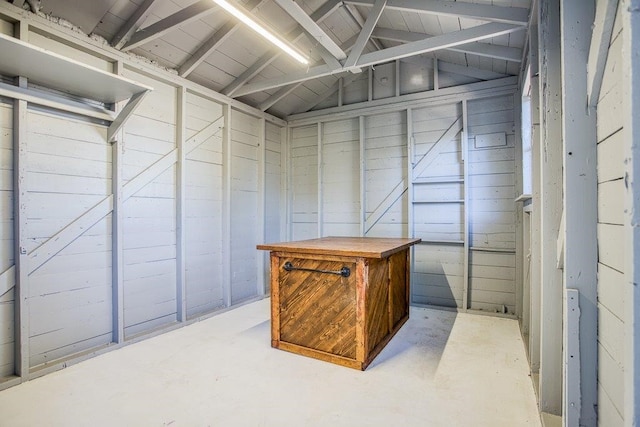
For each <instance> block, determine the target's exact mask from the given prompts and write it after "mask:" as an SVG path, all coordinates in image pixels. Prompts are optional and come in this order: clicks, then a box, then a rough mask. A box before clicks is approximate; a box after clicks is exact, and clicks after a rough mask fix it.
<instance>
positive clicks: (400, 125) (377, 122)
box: [353, 111, 408, 237]
mask: <svg viewBox="0 0 640 427" xmlns="http://www.w3.org/2000/svg"><path fill="white" fill-rule="evenodd" d="M364 125H365V129H364V157H365V171H364V176H365V196H364V198H365V217H366V218H367V219H368V220H369V218H370V217H371V216H372V214H374V213H375V212H376V210H377V209H378V208H379V207H380V206H381V205H382V206H384V208H385V209H386V212H384V214H383V215H382V216H381V217H380V219H379V220H378V221H376V222H375V223H373V224H370V225H369V227H370V228H369V229H368V230H365V231H366V234H365V236H369V237H403V236H407V233H408V226H407V221H408V213H407V201H408V198H407V194H406V191H405V192H403V193H402V195H401V196H400V197H399V198H395V197H393V198H391V199H387V196H389V195H390V194H391V193H392V191H393V190H394V189H395V188H397V187H398V186H399V185H401V183H402V182H403V180H404V182H405V185H406V179H407V118H406V114H405V112H404V111H395V112H389V113H384V114H376V115H371V116H367V117H365V120H364ZM353 173H354V174H355V175H354V180H356V182H357V179H358V178H357V173H358V169H354V171H353ZM394 199H395V200H394ZM385 201H386V203H385ZM367 222H369V221H367Z"/></svg>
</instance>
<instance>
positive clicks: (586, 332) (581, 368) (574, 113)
mask: <svg viewBox="0 0 640 427" xmlns="http://www.w3.org/2000/svg"><path fill="white" fill-rule="evenodd" d="M598 3H602V2H598ZM594 9H595V6H594V3H593V2H576V1H568V0H562V1H561V3H560V19H561V23H560V29H561V37H560V40H561V49H560V50H561V52H562V124H563V125H562V141H563V145H564V147H563V155H562V158H563V165H562V170H563V171H564V180H563V188H564V197H563V201H564V203H563V212H562V221H561V223H562V224H564V227H561V228H560V232H561V233H564V236H563V239H562V240H563V241H564V245H563V248H562V250H563V252H564V253H563V254H562V258H563V260H564V268H563V272H562V274H563V283H564V288H565V289H566V292H567V294H566V296H565V298H567V299H568V300H567V304H569V303H574V301H573V300H570V299H569V298H579V300H578V306H579V317H571V316H570V314H571V313H567V316H565V319H564V322H563V340H564V342H567V343H568V342H571V340H572V336H571V334H573V333H574V329H575V328H576V327H577V329H578V332H579V339H578V342H579V348H578V349H573V351H575V352H578V354H579V358H578V359H576V358H575V357H573V355H572V354H569V353H568V351H567V350H569V349H565V351H564V359H563V365H565V366H567V369H564V389H565V392H564V393H563V411H562V413H563V415H564V417H565V420H567V425H578V424H580V425H596V424H597V419H598V416H597V412H596V408H597V406H598V287H597V283H598V271H597V265H598V239H597V232H596V231H597V230H596V225H597V223H598V201H597V200H598V195H597V191H598V179H597V170H596V166H597V165H596V162H594V159H596V158H597V149H596V147H597V135H596V118H597V115H596V111H595V108H594V107H591V108H585V105H588V102H589V99H588V94H587V91H585V88H586V87H587V85H588V80H589V78H588V76H587V67H588V66H589V64H588V62H589V59H590V49H589V42H590V37H589V36H590V35H591V32H592V28H591V23H592V22H593V19H594V17H595V15H596V13H595V10H594ZM614 13H615V8H614ZM611 25H612V26H613V23H611ZM609 32H611V29H610V30H609ZM609 37H610V36H609ZM608 45H609V43H608V42H607V47H608ZM604 56H605V57H606V54H605V55H604ZM603 69H604V67H603ZM554 151H555V150H554ZM558 255H560V254H558ZM571 290H575V291H578V292H574V293H571V292H570V291H571ZM576 361H578V366H577V369H572V368H573V363H572V362H576ZM572 398H574V399H579V400H577V401H576V400H574V399H572Z"/></svg>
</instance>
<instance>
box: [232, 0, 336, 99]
mask: <svg viewBox="0 0 640 427" xmlns="http://www.w3.org/2000/svg"><path fill="white" fill-rule="evenodd" d="M341 5H342V0H329V1H327V2H326V3H324V4H323V5H322V6H320V8H319V9H318V10H316V11H315V12H313V13H312V14H311V19H312V20H313V21H315V22H316V23H318V24H319V23H320V22H322V21H323V20H324V19H326V18H327V17H328V16H330V15H331V14H332V13H333V12H335V11H336V10H337V9H338V8H339V7H340V6H341ZM304 34H305V33H304V30H303V29H302V28H301V27H298V28H295V29H294V30H292V31H290V32H289V33H288V34H287V35H286V37H285V38H286V39H287V40H291V42H292V43H295V42H296V41H298V40H300V38H302V37H303V36H304ZM281 54H282V53H281V52H280V51H275V50H271V51H269V52H267V53H265V54H264V55H262V56H261V57H260V59H258V60H257V61H256V62H254V63H253V64H252V65H251V66H250V67H249V68H247V69H246V70H245V71H244V72H243V73H242V74H240V76H238V77H237V78H236V79H235V80H234V81H233V82H232V83H231V84H229V85H227V87H225V88H224V89H222V91H221V92H222V93H223V94H224V95H226V96H235V93H236V91H237V90H238V89H239V88H240V87H242V86H243V85H244V84H245V83H246V82H248V81H249V80H251V79H252V78H254V77H255V76H256V75H258V73H260V71H262V70H264V69H265V68H266V67H267V66H268V65H269V64H271V63H272V62H273V61H275V60H276V59H277V58H278V57H279V56H280V55H281Z"/></svg>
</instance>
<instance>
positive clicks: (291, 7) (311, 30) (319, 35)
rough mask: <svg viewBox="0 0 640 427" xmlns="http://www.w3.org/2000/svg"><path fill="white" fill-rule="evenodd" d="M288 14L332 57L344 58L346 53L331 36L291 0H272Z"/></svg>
mask: <svg viewBox="0 0 640 427" xmlns="http://www.w3.org/2000/svg"><path fill="white" fill-rule="evenodd" d="M274 1H275V2H276V3H278V4H279V5H280V7H282V9H283V10H284V11H285V12H287V13H288V14H289V16H291V17H292V18H293V19H294V20H295V21H296V22H297V23H298V24H300V26H301V27H302V28H304V29H305V30H306V31H307V33H308V34H309V35H310V36H311V37H312V38H313V39H314V40H316V41H317V42H318V43H320V44H321V45H322V46H324V48H325V49H327V51H329V53H331V55H333V57H334V58H336V59H338V60H342V59H346V57H347V54H346V53H344V51H343V50H342V49H341V48H340V46H338V45H337V43H336V42H334V41H333V39H332V38H331V37H329V35H328V34H327V33H326V32H325V31H324V30H323V29H322V28H320V26H319V25H318V23H317V22H316V21H315V20H314V19H312V18H311V17H310V16H309V15H307V13H306V12H305V11H304V10H303V9H302V7H300V5H299V4H298V3H296V2H294V1H293V0H274Z"/></svg>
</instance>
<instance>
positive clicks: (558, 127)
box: [534, 0, 563, 415]
mask: <svg viewBox="0 0 640 427" xmlns="http://www.w3.org/2000/svg"><path fill="white" fill-rule="evenodd" d="M538 39H539V47H540V50H539V51H540V52H541V56H540V57H539V58H538V59H539V64H540V66H539V67H540V79H541V82H544V85H543V84H541V85H540V91H541V93H540V102H541V108H540V113H541V118H540V123H541V126H542V133H541V134H542V139H541V144H540V162H541V173H540V188H541V204H540V205H539V206H538V209H539V210H540V212H541V215H542V219H541V246H540V250H541V256H540V258H541V274H542V275H541V281H540V284H541V290H542V292H541V303H540V307H541V316H540V320H541V330H540V338H541V340H540V389H539V393H540V394H539V404H540V410H541V411H542V412H548V413H550V414H553V415H561V414H562V298H563V292H562V274H561V272H560V270H558V269H557V253H556V250H557V249H556V248H557V246H556V242H557V239H558V231H559V227H560V218H561V216H562V186H560V185H558V180H559V178H560V177H561V176H562V144H561V143H560V141H562V115H561V112H562V104H561V98H562V82H561V75H562V69H561V52H560V0H540V2H539V32H538ZM534 209H535V207H534Z"/></svg>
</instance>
